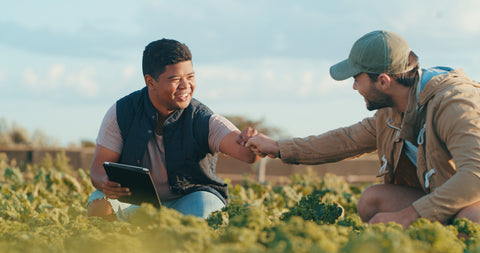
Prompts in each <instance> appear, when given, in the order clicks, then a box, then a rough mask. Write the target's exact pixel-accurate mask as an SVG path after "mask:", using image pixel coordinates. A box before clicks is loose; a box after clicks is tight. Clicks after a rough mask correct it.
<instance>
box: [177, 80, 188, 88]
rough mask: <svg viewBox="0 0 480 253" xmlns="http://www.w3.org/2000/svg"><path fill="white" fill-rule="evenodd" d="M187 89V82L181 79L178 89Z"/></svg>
mask: <svg viewBox="0 0 480 253" xmlns="http://www.w3.org/2000/svg"><path fill="white" fill-rule="evenodd" d="M187 87H188V81H187V80H186V79H185V78H181V79H180V83H179V85H178V88H180V89H185V88H187Z"/></svg>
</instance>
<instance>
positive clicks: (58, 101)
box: [0, 0, 480, 145]
mask: <svg viewBox="0 0 480 253" xmlns="http://www.w3.org/2000/svg"><path fill="white" fill-rule="evenodd" d="M5 2H6V3H5ZM0 6H1V8H0V34H2V36H0V55H1V57H0V90H1V92H0V94H1V95H0V118H1V117H3V118H6V119H7V120H8V121H9V122H17V123H18V124H19V125H21V126H23V127H25V128H27V129H28V130H29V131H31V132H33V131H35V130H42V131H44V132H45V133H46V134H47V135H48V136H51V137H54V138H55V139H57V140H58V141H59V142H60V143H62V144H64V145H67V144H69V143H78V142H79V141H80V140H95V138H96V135H97V131H98V128H99V126H100V123H101V120H102V118H103V115H104V113H105V111H106V110H107V109H108V108H109V107H110V106H111V105H112V104H113V103H114V102H115V101H116V100H117V99H118V98H120V97H122V96H124V95H126V94H128V93H130V92H132V91H135V90H137V89H140V88H142V87H143V86H144V83H143V77H142V74H141V55H142V52H143V49H144V47H145V45H146V44H148V43H149V42H150V41H153V40H157V39H161V38H170V39H176V40H179V41H181V42H184V43H186V44H187V45H188V46H189V47H190V49H191V51H192V53H193V62H194V68H195V71H196V77H197V89H196V91H195V94H194V97H196V98H197V99H199V100H200V101H202V102H204V103H205V104H207V105H208V106H209V107H210V108H211V109H212V110H213V111H215V112H217V113H220V114H223V115H241V116H245V117H247V118H251V119H255V120H258V119H264V120H265V122H266V123H267V124H268V125H270V126H275V127H278V128H280V129H282V130H283V131H284V132H285V134H286V135H288V136H307V135H311V134H320V133H322V132H324V131H327V130H330V129H334V128H337V127H342V126H347V125H350V124H353V123H356V122H358V121H360V120H361V119H362V118H363V117H367V116H370V115H372V114H373V112H369V111H367V110H366V109H365V104H364V102H363V98H362V97H361V96H360V95H359V94H357V93H356V92H355V91H354V90H352V80H346V81H343V82H337V81H334V80H332V79H331V78H330V76H329V74H328V69H329V67H330V66H331V65H332V64H335V63H337V62H338V61H341V60H343V59H345V58H346V57H347V56H348V53H349V51H350V48H351V46H352V45H353V43H354V42H355V40H357V39H358V38H359V37H361V36H362V35H363V34H365V33H367V32H370V31H372V30H378V29H386V30H391V31H395V32H397V33H399V34H401V35H402V36H404V37H405V38H406V39H407V40H408V41H409V43H410V47H411V48H412V49H413V50H414V51H415V52H416V53H417V54H418V55H419V57H420V64H421V65H422V66H423V67H431V66H438V65H443V66H451V67H455V68H463V69H464V70H465V71H466V72H467V74H468V75H469V76H470V77H471V78H473V79H475V80H480V47H479V46H478V44H479V41H480V25H479V24H480V17H479V15H478V13H479V12H480V2H479V1H476V0H468V1H461V4H460V2H458V3H456V2H452V1H443V0H437V1H431V0H427V1H416V0H404V1H382V0H374V1H346V0H337V1H313V0H311V1H309V0H305V1H274V0H256V1H253V0H247V1H228V0H204V1H171V0H169V1H154V0H137V1H118V0H117V1H110V0H109V1H92V0H82V1H80V0H78V1H72V0H62V1H60V0H58V1H55V0H52V1H48V0H47V1H22V0H17V1H8V2H7V1H4V2H3V3H1V4H0Z"/></svg>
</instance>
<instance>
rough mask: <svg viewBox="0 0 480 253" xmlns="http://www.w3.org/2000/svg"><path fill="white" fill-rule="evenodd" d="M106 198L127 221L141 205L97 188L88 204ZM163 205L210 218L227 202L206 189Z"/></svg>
mask: <svg viewBox="0 0 480 253" xmlns="http://www.w3.org/2000/svg"><path fill="white" fill-rule="evenodd" d="M102 198H105V199H106V200H108V202H110V205H111V206H112V209H113V212H115V214H116V215H117V218H118V220H120V221H126V220H128V218H129V217H130V216H131V215H132V214H133V213H134V212H135V211H136V210H137V209H138V208H140V206H138V205H133V204H129V203H125V202H120V201H118V200H117V199H109V198H107V197H106V196H105V194H104V193H103V192H101V191H99V190H96V191H94V192H93V193H92V195H90V198H88V202H87V206H88V204H89V203H90V202H91V201H93V200H96V199H102ZM162 205H163V206H165V207H168V208H172V209H175V210H177V211H179V212H180V213H182V214H184V215H194V216H197V217H200V218H204V219H206V218H208V216H209V215H210V214H211V213H212V212H215V211H219V210H221V209H222V208H223V207H224V206H225V204H223V202H222V200H220V199H219V198H218V197H217V196H216V195H215V194H213V193H210V192H206V191H197V192H192V193H190V194H187V195H185V196H182V197H180V198H177V199H172V200H168V201H163V202H162Z"/></svg>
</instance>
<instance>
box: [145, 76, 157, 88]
mask: <svg viewBox="0 0 480 253" xmlns="http://www.w3.org/2000/svg"><path fill="white" fill-rule="evenodd" d="M144 79H145V84H146V85H147V87H153V82H154V81H155V79H153V77H151V76H150V75H149V74H146V75H145V76H144Z"/></svg>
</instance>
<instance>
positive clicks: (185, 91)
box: [145, 61, 196, 117]
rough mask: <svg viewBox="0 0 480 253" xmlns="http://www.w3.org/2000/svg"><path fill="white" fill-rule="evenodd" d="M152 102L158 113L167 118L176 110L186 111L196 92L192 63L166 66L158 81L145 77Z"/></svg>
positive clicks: (185, 62) (148, 76) (184, 62)
mask: <svg viewBox="0 0 480 253" xmlns="http://www.w3.org/2000/svg"><path fill="white" fill-rule="evenodd" d="M145 83H146V84H147V87H148V92H149V97H150V101H151V102H152V104H153V106H154V107H155V108H156V109H157V111H158V113H159V114H160V115H161V116H163V117H167V116H168V115H169V114H170V113H171V112H173V111H175V110H180V109H185V108H187V106H188V105H189V104H190V101H191V100H192V96H193V92H194V90H195V85H196V83H195V72H194V71H193V65H192V61H183V62H179V63H176V64H172V65H167V66H165V72H163V73H162V74H160V75H159V76H158V78H157V79H154V78H153V77H151V76H150V75H145Z"/></svg>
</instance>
